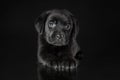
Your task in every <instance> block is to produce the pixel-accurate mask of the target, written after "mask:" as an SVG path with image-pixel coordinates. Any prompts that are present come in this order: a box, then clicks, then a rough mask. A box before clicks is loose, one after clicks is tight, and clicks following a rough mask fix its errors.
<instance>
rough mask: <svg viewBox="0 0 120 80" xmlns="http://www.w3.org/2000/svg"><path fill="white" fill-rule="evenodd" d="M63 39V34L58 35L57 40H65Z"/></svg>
mask: <svg viewBox="0 0 120 80" xmlns="http://www.w3.org/2000/svg"><path fill="white" fill-rule="evenodd" d="M63 37H64V35H63V34H57V35H56V38H57V39H61V38H63Z"/></svg>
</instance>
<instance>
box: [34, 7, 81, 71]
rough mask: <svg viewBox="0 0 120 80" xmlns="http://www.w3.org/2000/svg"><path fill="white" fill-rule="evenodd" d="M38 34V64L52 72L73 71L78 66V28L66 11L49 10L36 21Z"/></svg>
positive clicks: (72, 17) (74, 20)
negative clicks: (52, 70)
mask: <svg viewBox="0 0 120 80" xmlns="http://www.w3.org/2000/svg"><path fill="white" fill-rule="evenodd" d="M35 27H36V30H37V32H38V54H37V57H38V62H39V63H41V64H42V65H44V66H47V67H49V68H51V69H54V70H59V71H64V70H73V69H75V68H76V67H77V66H78V64H79V60H77V58H76V57H77V56H76V54H78V52H80V48H79V46H78V44H77V42H76V36H77V34H78V31H79V26H78V23H77V21H76V19H75V18H74V16H73V15H72V14H71V13H70V12H69V11H67V10H56V9H55V10H49V11H46V12H43V13H42V14H41V15H40V16H39V17H38V18H37V20H36V22H35Z"/></svg>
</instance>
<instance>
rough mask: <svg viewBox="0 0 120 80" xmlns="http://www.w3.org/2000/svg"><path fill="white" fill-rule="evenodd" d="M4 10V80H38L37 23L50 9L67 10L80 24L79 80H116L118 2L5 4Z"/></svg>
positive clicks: (119, 69)
mask: <svg viewBox="0 0 120 80" xmlns="http://www.w3.org/2000/svg"><path fill="white" fill-rule="evenodd" d="M1 8H2V11H1V13H2V15H1V17H2V21H3V22H2V26H1V30H2V31H1V32H2V33H1V34H2V36H1V37H2V38H1V39H2V41H1V42H2V48H1V49H2V50H1V57H2V58H1V59H2V79H3V80H4V79H5V80H8V79H9V80H36V62H37V57H36V54H37V32H36V30H35V28H34V21H35V19H36V18H37V17H38V16H39V15H40V13H41V12H43V11H45V10H49V9H56V8H58V9H59V8H60V9H67V10H69V11H71V12H72V13H73V14H74V15H75V16H76V17H77V19H78V21H79V23H80V32H79V35H78V38H77V41H78V43H79V45H80V47H81V50H82V51H83V54H84V58H83V60H82V62H81V71H80V72H79V73H78V75H79V77H78V80H88V79H90V80H117V79H118V78H119V75H120V62H119V57H120V56H119V55H118V54H119V53H120V51H119V50H120V47H119V37H120V35H119V27H120V25H119V22H120V20H119V16H120V11H119V4H118V2H116V1H114V2H113V1H101V0H100V1H98V0H94V1H93V0H90V1H88V0H83V1H70V0H68V1H57V0H56V1H45V0H43V1H41V0H38V1H35V0H33V1H4V2H3V6H2V7H1Z"/></svg>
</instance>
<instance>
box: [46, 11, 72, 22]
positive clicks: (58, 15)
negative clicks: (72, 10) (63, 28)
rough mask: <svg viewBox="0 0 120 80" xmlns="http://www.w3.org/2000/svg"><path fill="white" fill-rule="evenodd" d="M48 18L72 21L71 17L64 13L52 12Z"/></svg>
mask: <svg viewBox="0 0 120 80" xmlns="http://www.w3.org/2000/svg"><path fill="white" fill-rule="evenodd" d="M47 20H48V21H49V20H59V21H64V22H68V23H71V19H70V17H69V16H66V15H65V14H62V13H51V14H50V15H49V16H48V18H47Z"/></svg>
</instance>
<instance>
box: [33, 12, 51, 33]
mask: <svg viewBox="0 0 120 80" xmlns="http://www.w3.org/2000/svg"><path fill="white" fill-rule="evenodd" d="M49 13H50V12H48V11H47V12H43V13H42V14H41V15H40V16H39V17H38V18H37V19H36V21H35V28H36V30H37V32H38V33H39V34H40V35H42V34H43V32H44V28H45V22H46V19H47V17H48V15H49Z"/></svg>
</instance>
